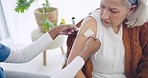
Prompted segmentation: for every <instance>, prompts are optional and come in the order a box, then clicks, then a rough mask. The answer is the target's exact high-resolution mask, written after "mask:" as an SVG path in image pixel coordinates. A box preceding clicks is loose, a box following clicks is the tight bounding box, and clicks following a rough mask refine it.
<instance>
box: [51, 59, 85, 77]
mask: <svg viewBox="0 0 148 78" xmlns="http://www.w3.org/2000/svg"><path fill="white" fill-rule="evenodd" d="M84 63H85V62H84V60H83V58H82V57H80V56H77V57H76V58H75V59H74V60H73V61H72V62H71V63H70V64H69V65H68V66H66V67H65V68H64V69H62V70H61V71H59V72H58V73H57V74H55V75H53V76H51V78H74V77H75V75H76V74H77V73H78V71H79V70H80V69H81V68H82V67H83V65H84Z"/></svg>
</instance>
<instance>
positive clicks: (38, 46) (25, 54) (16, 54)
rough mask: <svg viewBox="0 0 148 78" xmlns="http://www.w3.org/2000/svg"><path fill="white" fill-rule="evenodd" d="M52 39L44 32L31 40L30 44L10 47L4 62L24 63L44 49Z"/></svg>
mask: <svg viewBox="0 0 148 78" xmlns="http://www.w3.org/2000/svg"><path fill="white" fill-rule="evenodd" d="M52 41H53V39H52V38H51V36H50V35H49V33H45V34H44V35H43V36H42V37H41V38H39V39H38V40H36V41H35V42H33V43H32V44H30V45H28V46H26V47H24V48H20V49H11V52H10V55H9V56H8V58H7V59H6V60H5V61H4V62H9V63H25V62H28V61H30V60H32V59H33V58H34V57H36V56H37V55H38V54H40V53H41V52H42V51H43V50H44V49H46V48H47V47H48V46H49V45H50V43H51V42H52Z"/></svg>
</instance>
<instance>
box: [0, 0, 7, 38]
mask: <svg viewBox="0 0 148 78" xmlns="http://www.w3.org/2000/svg"><path fill="white" fill-rule="evenodd" d="M8 37H9V31H8V28H7V23H6V19H5V15H4V11H3V8H2V4H1V0H0V40H3V39H6V38H8Z"/></svg>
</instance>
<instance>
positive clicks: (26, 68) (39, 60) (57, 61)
mask: <svg viewBox="0 0 148 78" xmlns="http://www.w3.org/2000/svg"><path fill="white" fill-rule="evenodd" d="M64 59H65V56H64V55H62V52H61V49H60V47H59V48H56V49H52V50H47V65H43V53H41V54H40V55H38V56H37V57H36V58H34V59H33V60H32V61H30V62H28V63H23V64H9V63H0V66H1V67H3V68H4V69H5V70H15V71H23V72H31V73H42V74H46V75H53V74H54V73H57V72H58V71H59V70H61V68H62V65H63V64H64Z"/></svg>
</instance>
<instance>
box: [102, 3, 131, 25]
mask: <svg viewBox="0 0 148 78" xmlns="http://www.w3.org/2000/svg"><path fill="white" fill-rule="evenodd" d="M128 13H129V9H128V8H127V7H126V6H124V5H123V3H122V0H101V3H100V14H101V19H102V22H103V25H104V26H106V27H109V26H111V27H117V26H119V25H120V24H121V23H122V22H123V20H124V18H125V17H126V15H127V14H128Z"/></svg>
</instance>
